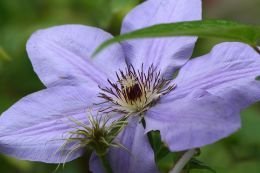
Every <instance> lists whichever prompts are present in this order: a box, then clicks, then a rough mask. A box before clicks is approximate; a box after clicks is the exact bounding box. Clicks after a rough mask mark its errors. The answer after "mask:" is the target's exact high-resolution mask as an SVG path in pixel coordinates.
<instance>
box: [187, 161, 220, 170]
mask: <svg viewBox="0 0 260 173" xmlns="http://www.w3.org/2000/svg"><path fill="white" fill-rule="evenodd" d="M186 169H187V171H188V172H189V171H190V170H192V169H199V170H203V169H204V170H208V171H210V172H212V173H216V171H215V170H214V169H213V168H211V167H210V166H208V165H206V164H205V163H203V162H201V161H199V160H197V159H195V158H192V159H191V160H190V161H189V163H188V164H187V166H186Z"/></svg>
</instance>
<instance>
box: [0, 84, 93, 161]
mask: <svg viewBox="0 0 260 173" xmlns="http://www.w3.org/2000/svg"><path fill="white" fill-rule="evenodd" d="M96 94H97V90H96V89H95V88H90V87H82V86H79V87H70V86H67V87H52V88H49V89H45V90H42V91H39V92H36V93H34V94H31V95H29V96H26V97H24V98H23V99H21V100H20V101H18V102H17V103H16V104H14V105H13V106H12V107H11V108H9V109H8V110H7V111H6V112H4V113H3V114H2V116H1V117H0V152H1V153H4V154H7V155H10V156H12V157H15V158H18V159H23V160H31V161H42V162H48V163H60V162H64V161H70V160H73V159H75V158H76V157H78V156H80V155H81V152H82V151H81V150H79V151H77V152H74V153H72V155H70V157H68V158H67V159H66V160H65V156H66V154H62V153H61V152H58V149H59V148H60V147H61V146H62V144H64V142H65V141H64V140H61V139H64V137H66V134H67V132H69V131H72V130H74V131H75V129H74V128H72V127H71V125H74V126H75V124H74V123H72V122H71V121H69V118H70V117H72V116H73V117H75V118H77V119H78V120H80V121H84V122H85V123H87V122H86V121H87V118H86V117H87V110H88V107H89V106H91V105H92V103H93V102H94V101H95V98H96ZM69 124H71V125H69ZM69 151H71V149H69V148H68V149H67V148H66V151H64V153H68V152H69ZM55 152H57V153H55Z"/></svg>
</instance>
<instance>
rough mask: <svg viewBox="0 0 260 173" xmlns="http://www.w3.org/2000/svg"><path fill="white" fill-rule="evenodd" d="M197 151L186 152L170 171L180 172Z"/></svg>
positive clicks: (171, 172) (172, 172) (173, 172)
mask: <svg viewBox="0 0 260 173" xmlns="http://www.w3.org/2000/svg"><path fill="white" fill-rule="evenodd" d="M196 153H197V151H196V149H191V150H188V151H187V152H185V153H184V154H183V155H182V157H181V158H180V160H178V162H177V163H176V164H175V166H174V168H173V169H172V170H171V171H170V172H169V173H180V172H181V171H182V169H183V168H184V167H185V165H186V164H187V163H188V162H189V160H190V159H191V158H192V157H193V156H194V155H195V154H196Z"/></svg>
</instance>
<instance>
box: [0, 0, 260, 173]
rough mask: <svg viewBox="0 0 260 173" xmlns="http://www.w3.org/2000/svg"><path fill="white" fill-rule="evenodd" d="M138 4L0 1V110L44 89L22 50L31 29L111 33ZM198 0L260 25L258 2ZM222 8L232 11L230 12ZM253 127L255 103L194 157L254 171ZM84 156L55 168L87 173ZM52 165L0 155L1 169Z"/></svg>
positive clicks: (258, 166)
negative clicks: (238, 125) (85, 28)
mask: <svg viewBox="0 0 260 173" xmlns="http://www.w3.org/2000/svg"><path fill="white" fill-rule="evenodd" d="M140 2H141V0H1V1H0V112H3V111H4V110H6V109H7V108H8V107H10V106H11V105H12V104H13V103H15V102H16V101H17V100H18V99H20V98H22V97H23V96H25V95H27V94H29V93H32V92H35V91H37V90H40V89H42V88H44V86H43V85H42V84H41V82H40V81H39V79H38V77H37V76H36V75H35V73H34V72H33V69H32V66H31V64H30V61H29V59H28V57H27V54H26V50H25V44H26V41H27V39H28V38H29V36H30V35H31V34H32V33H33V32H34V31H35V30H37V29H40V28H46V27H49V26H53V25H61V24H68V23H79V24H85V25H92V26H97V27H100V28H103V29H105V30H107V31H108V32H110V33H112V34H114V35H116V34H118V33H119V31H120V26H121V21H122V18H123V16H124V15H125V14H126V13H127V12H128V11H129V10H130V9H131V8H133V7H134V6H135V5H137V4H138V3H140ZM203 2H204V17H205V18H222V19H236V20H237V21H242V22H248V23H258V24H259V23H260V22H259V16H260V12H259V8H258V7H259V5H257V4H259V0H249V1H246V0H244V1H243V0H237V1H233V0H227V1H223V0H219V1H216V2H215V3H212V2H214V0H211V1H209V0H204V1H203ZM209 2H211V3H209ZM227 2H228V3H227ZM232 2H233V4H232ZM225 3H226V5H225ZM223 4H224V5H223ZM227 4H229V5H227ZM245 4H247V5H246V6H245ZM243 6H244V7H246V8H247V9H250V10H247V13H246V14H245V13H241V12H240V11H239V10H238V11H236V10H235V9H236V8H237V9H243ZM223 7H225V8H223ZM212 11H214V13H213V12H212ZM227 11H228V12H229V11H232V13H228V12H227ZM245 16H246V17H245ZM217 42H219V40H217V39H214V40H213V39H211V40H205V39H200V40H199V41H198V43H197V45H196V49H195V52H194V56H198V55H201V54H203V53H206V52H208V51H209V50H210V49H211V47H212V46H213V45H214V44H216V43H217ZM259 125H260V105H259V104H255V105H253V106H251V107H250V108H248V109H247V110H245V111H244V112H243V113H242V129H241V130H240V131H239V132H237V133H235V134H234V135H232V136H231V137H229V138H227V139H224V140H221V141H219V142H217V143H215V144H213V145H209V146H206V147H204V148H202V154H201V155H200V156H199V157H198V159H199V160H202V161H204V162H205V163H207V164H208V165H210V166H211V167H213V168H214V169H215V170H217V172H219V173H247V172H248V173H259V172H260V135H259V134H260V126H259ZM87 160H88V156H87V155H86V156H84V157H81V158H79V159H77V160H75V161H73V162H70V163H67V164H66V166H65V169H63V168H60V169H59V170H58V172H59V173H72V172H73V173H87V172H88V162H87ZM169 160H170V161H171V160H172V158H171V157H170V156H168V157H167V158H164V160H161V161H160V164H161V165H162V166H163V167H165V168H169V167H170V166H171V164H170V162H169ZM56 166H57V165H51V164H45V163H35V162H28V161H20V160H16V159H13V158H10V157H7V156H4V155H0V172H1V173H35V172H37V173H48V172H53V171H54V170H55V168H56ZM192 172H194V173H203V172H207V171H201V170H198V171H192Z"/></svg>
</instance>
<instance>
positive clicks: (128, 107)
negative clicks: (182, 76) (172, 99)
mask: <svg viewBox="0 0 260 173" xmlns="http://www.w3.org/2000/svg"><path fill="white" fill-rule="evenodd" d="M116 76H117V81H116V82H111V81H110V80H109V79H108V83H109V85H110V87H101V86H99V88H100V89H101V90H102V92H100V95H99V97H101V98H103V99H104V100H105V102H104V103H106V102H110V103H113V105H112V106H108V107H106V108H105V109H104V111H108V112H110V111H114V112H119V113H125V114H138V115H140V114H142V113H143V112H144V111H146V110H147V109H148V108H149V107H150V106H152V105H153V104H154V103H155V102H156V101H157V100H158V99H159V98H160V97H161V96H162V95H165V94H168V93H169V92H171V91H172V90H173V89H174V88H175V85H170V82H171V80H167V79H164V78H162V77H161V73H160V71H157V70H156V68H155V67H154V66H153V65H151V66H150V67H149V68H148V70H147V71H146V72H145V71H144V68H143V65H142V67H141V69H140V70H135V68H134V67H133V66H132V65H128V66H127V68H126V69H125V71H121V70H120V71H119V73H116Z"/></svg>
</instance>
